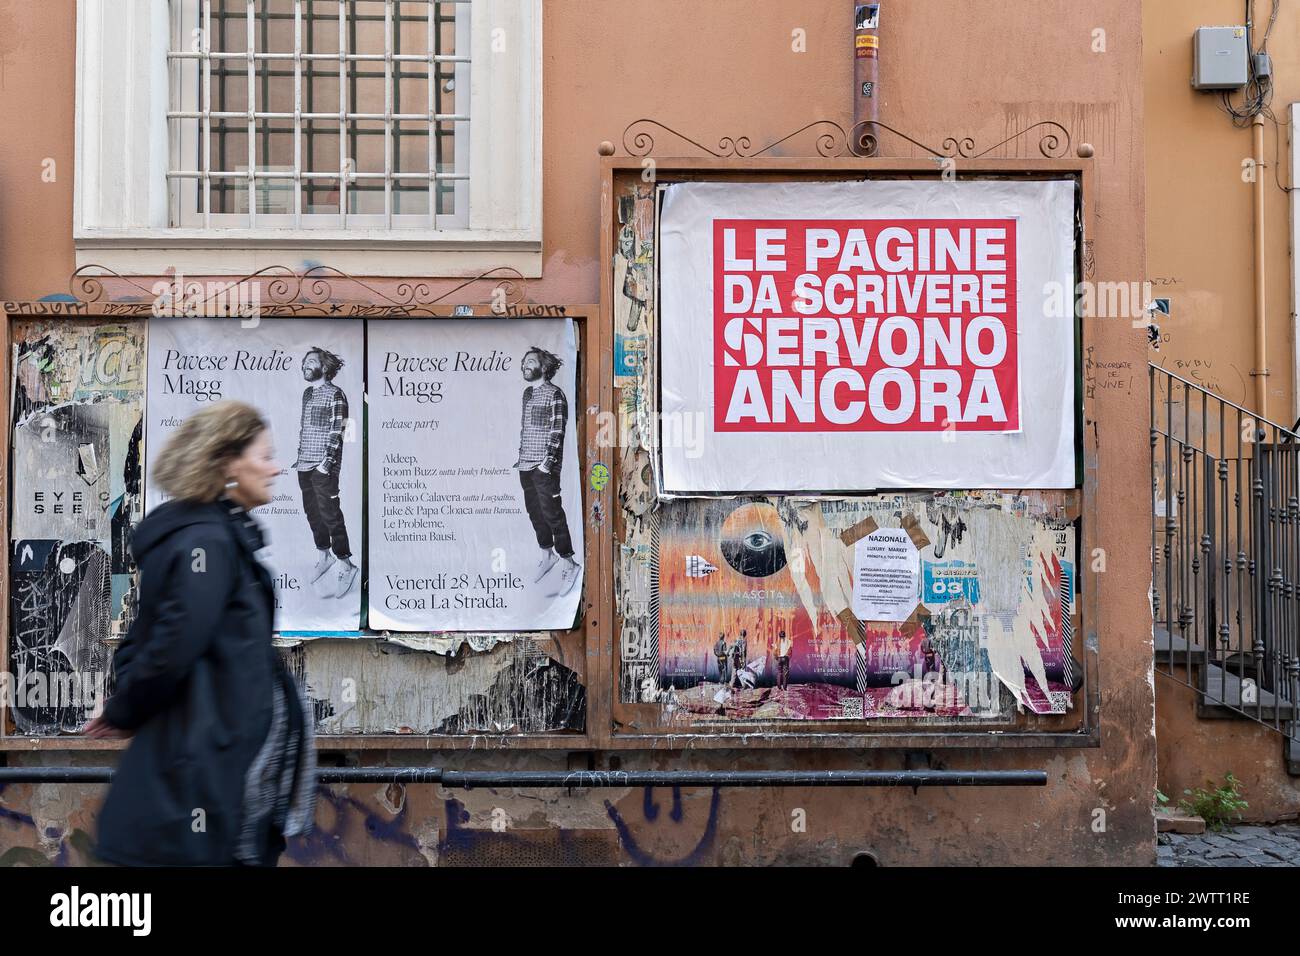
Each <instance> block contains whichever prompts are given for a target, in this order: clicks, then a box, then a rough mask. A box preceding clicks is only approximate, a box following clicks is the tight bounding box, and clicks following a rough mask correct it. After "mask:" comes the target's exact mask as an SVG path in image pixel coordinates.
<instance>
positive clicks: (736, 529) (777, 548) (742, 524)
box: [719, 504, 785, 578]
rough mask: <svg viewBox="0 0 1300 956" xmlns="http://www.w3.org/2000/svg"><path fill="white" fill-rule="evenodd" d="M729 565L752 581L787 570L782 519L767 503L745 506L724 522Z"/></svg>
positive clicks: (723, 543) (723, 542)
mask: <svg viewBox="0 0 1300 956" xmlns="http://www.w3.org/2000/svg"><path fill="white" fill-rule="evenodd" d="M719 548H720V549H721V551H722V555H723V557H725V558H726V559H727V563H728V564H730V565H731V566H732V567H733V568H735V569H736V570H737V571H739V572H740V573H741V574H743V575H745V576H746V577H750V578H765V577H770V576H771V575H773V574H776V572H778V571H780V570H781V569H782V568H783V567H785V545H784V544H783V543H782V541H781V519H780V518H778V517H777V514H776V509H775V508H773V507H772V506H771V505H767V504H747V505H741V506H740V507H739V508H737V509H736V510H735V511H733V512H732V513H731V514H729V515H728V516H727V519H726V520H725V521H724V522H723V523H722V540H721V542H720V543H719Z"/></svg>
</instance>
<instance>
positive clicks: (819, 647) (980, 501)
mask: <svg viewBox="0 0 1300 956" xmlns="http://www.w3.org/2000/svg"><path fill="white" fill-rule="evenodd" d="M1049 494H1052V493H1043V498H1035V499H1034V501H1033V503H1032V506H1031V505H1027V504H1025V503H1023V499H1021V498H1020V497H1018V496H1015V497H1012V496H1008V498H1009V501H1008V502H1003V500H1002V499H1001V498H999V497H993V496H990V497H978V496H949V495H935V496H932V495H929V494H923V493H909V494H899V495H878V496H870V497H864V498H854V499H851V500H850V499H828V500H821V501H814V500H810V499H797V498H761V499H740V500H716V499H715V500H702V499H689V500H680V501H672V502H665V503H664V504H663V505H662V506H661V508H660V509H659V512H658V525H657V529H658V530H657V535H656V547H655V552H654V554H655V562H654V567H653V571H652V581H653V582H654V586H655V595H654V597H655V600H654V603H653V606H652V615H651V618H650V622H649V623H650V627H649V629H648V630H646V629H644V628H642V627H641V626H640V625H639V624H637V625H634V626H633V627H631V628H630V629H629V630H628V632H627V633H625V634H624V639H623V645H622V647H621V650H622V652H623V653H624V654H628V653H632V654H633V655H634V669H635V673H636V675H637V678H638V679H637V680H624V682H623V699H624V700H625V701H627V702H643V703H644V702H648V701H650V700H657V701H659V702H662V703H665V704H668V705H670V706H671V707H672V709H673V710H674V711H676V712H677V713H679V714H680V715H683V716H684V719H688V720H690V721H691V722H695V723H699V722H711V721H717V720H721V721H736V720H835V719H875V718H916V717H922V718H924V717H931V718H946V719H965V718H971V719H990V718H1002V719H1006V718H1008V717H1009V715H1010V713H1011V711H1012V709H1013V708H1015V707H1016V706H1017V705H1018V706H1020V707H1024V708H1028V709H1030V710H1033V711H1034V712H1035V713H1063V712H1065V711H1066V710H1068V709H1069V708H1070V706H1071V699H1072V694H1073V691H1074V690H1076V689H1077V687H1078V682H1077V677H1078V674H1079V664H1078V662H1077V660H1075V659H1074V658H1073V656H1072V647H1071V637H1072V634H1073V627H1074V619H1073V615H1074V610H1073V602H1072V575H1071V574H1070V573H1069V571H1070V568H1071V565H1070V562H1071V561H1072V555H1073V553H1074V526H1073V525H1072V524H1070V523H1068V522H1063V521H1058V520H1055V519H1054V518H1052V517H1051V516H1050V515H1051V514H1052V513H1053V511H1052V508H1051V507H1050V505H1051V502H1050V501H1045V500H1044V499H1046V497H1047V496H1048V495H1049ZM1056 497H1057V500H1058V501H1059V494H1058V495H1057V496H1056ZM878 528H879V529H884V530H887V531H888V532H889V533H887V534H886V535H884V538H886V539H888V540H889V541H890V542H892V543H894V544H896V545H897V546H898V547H908V548H911V549H912V550H913V552H914V553H915V554H916V555H917V558H916V559H915V560H917V561H918V562H919V566H918V568H917V570H918V572H919V567H923V566H925V565H927V564H928V565H933V564H934V563H935V561H934V557H935V553H936V552H939V553H940V554H942V555H944V556H946V559H947V563H954V562H964V563H965V564H966V565H969V566H970V567H972V568H973V569H974V573H975V578H976V582H977V585H976V586H975V587H974V588H972V587H971V586H968V585H965V584H962V585H959V586H958V588H957V589H956V591H950V590H949V589H947V588H946V587H945V589H944V594H943V598H944V600H942V601H933V602H931V603H930V604H929V605H928V606H927V604H926V603H924V602H922V603H920V604H917V603H916V600H915V595H916V594H918V593H920V591H921V590H922V585H921V581H920V579H921V575H920V574H919V573H917V574H916V576H915V577H910V575H911V574H912V572H911V571H909V577H910V580H911V581H912V584H911V588H914V589H915V590H912V591H910V593H912V594H913V595H914V597H913V599H912V600H911V603H910V606H909V608H908V610H907V613H906V614H905V615H904V614H903V612H902V610H901V608H902V605H903V604H904V603H907V602H905V601H899V602H895V606H894V610H895V611H897V613H894V614H892V616H894V617H897V618H900V619H899V620H886V619H876V620H872V619H869V618H864V617H862V616H860V615H859V613H857V612H855V611H854V603H855V597H856V595H855V587H854V566H855V550H856V547H857V545H859V544H860V543H861V541H863V540H866V539H867V538H869V537H870V536H871V535H872V533H873V532H875V531H876V529H878ZM1031 559H1032V560H1031ZM912 567H913V564H912V559H910V558H909V560H908V568H909V569H910V568H912ZM891 587H892V585H891ZM971 594H978V597H979V599H978V600H971V599H970V597H969V595H971ZM859 610H861V607H860V608H859ZM651 678H654V679H655V681H656V682H657V686H654V687H653V688H652V687H651V686H650V679H651ZM651 691H653V693H652V692H651Z"/></svg>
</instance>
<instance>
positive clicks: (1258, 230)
mask: <svg viewBox="0 0 1300 956" xmlns="http://www.w3.org/2000/svg"><path fill="white" fill-rule="evenodd" d="M1250 125H1251V130H1252V132H1253V133H1254V139H1255V143H1254V153H1255V160H1254V165H1255V168H1254V174H1255V182H1254V184H1253V185H1254V187H1255V197H1254V198H1255V408H1256V410H1257V412H1258V414H1259V417H1260V418H1264V419H1266V418H1268V339H1267V325H1266V322H1265V319H1266V317H1267V314H1268V313H1267V303H1266V302H1265V298H1264V297H1265V288H1264V173H1263V168H1264V117H1263V116H1261V115H1260V114H1258V113H1256V114H1255V117H1254V119H1252V120H1251V123H1250Z"/></svg>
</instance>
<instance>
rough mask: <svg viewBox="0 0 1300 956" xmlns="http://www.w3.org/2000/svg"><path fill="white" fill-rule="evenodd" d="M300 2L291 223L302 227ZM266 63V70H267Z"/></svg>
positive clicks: (298, 9) (298, 5) (297, 10)
mask: <svg viewBox="0 0 1300 956" xmlns="http://www.w3.org/2000/svg"><path fill="white" fill-rule="evenodd" d="M302 3H303V0H293V225H294V228H295V229H301V228H302ZM269 68H270V67H269V64H268V70H269Z"/></svg>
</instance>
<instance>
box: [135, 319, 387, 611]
mask: <svg viewBox="0 0 1300 956" xmlns="http://www.w3.org/2000/svg"><path fill="white" fill-rule="evenodd" d="M364 354H365V347H364V328H363V326H362V324H361V323H360V322H344V321H331V320H328V319H302V320H299V319H263V320H262V321H261V322H259V323H258V324H257V325H256V326H251V327H245V326H243V325H241V324H240V323H238V322H233V321H228V320H227V321H221V320H211V319H155V320H153V321H152V322H151V323H150V324H149V378H148V398H149V401H148V414H147V419H148V421H147V426H146V445H147V448H148V454H149V465H150V466H152V464H153V462H154V461H155V460H156V457H157V455H158V454H159V453H160V452H161V450H162V448H163V446H164V445H165V444H166V443H167V439H168V437H169V435H170V433H171V432H172V431H173V430H174V429H176V428H178V427H179V426H180V424H181V423H182V422H183V421H184V420H185V419H187V418H188V417H189V416H190V415H192V414H194V413H195V412H197V411H199V410H200V409H203V408H207V407H210V406H211V405H212V404H213V403H214V402H218V401H221V400H223V399H238V400H239V401H243V402H247V403H248V404H250V405H252V406H253V407H254V408H256V409H257V410H258V411H259V412H261V414H262V416H263V418H264V419H265V420H266V422H267V425H268V426H269V429H270V433H271V440H272V443H273V445H274V448H275V457H276V461H278V462H279V463H280V465H281V466H282V468H283V471H282V472H281V473H280V477H279V479H278V480H277V481H276V483H275V486H274V489H273V497H272V499H271V501H270V502H269V503H268V504H266V505H263V506H262V507H260V508H256V509H254V510H253V512H252V514H253V515H254V516H255V517H256V518H257V519H258V521H259V523H260V524H261V526H262V530H263V533H264V536H265V538H266V541H267V547H266V548H265V549H264V550H263V552H262V553H261V555H260V557H261V559H262V560H263V562H264V563H265V564H266V565H267V568H268V570H270V572H271V575H272V578H273V581H274V584H275V597H276V629H277V630H278V631H279V632H280V633H286V634H293V633H305V634H314V635H320V634H335V635H352V634H356V633H358V628H359V627H360V625H361V535H362V528H361V490H362V489H361V441H360V432H361V430H360V429H359V428H358V427H357V425H356V416H359V415H360V414H361V408H362V403H363V398H362V393H363V385H362V371H363V369H362V366H363V356H364ZM151 470H152V469H151V468H146V471H145V488H146V491H145V501H146V506H147V508H148V509H153V508H155V507H157V506H158V505H159V504H161V503H162V502H163V500H164V498H165V496H164V493H163V492H162V490H161V489H160V488H158V487H157V486H156V485H155V484H154V483H153V482H152V481H151V480H150V478H149V475H150V473H151Z"/></svg>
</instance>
